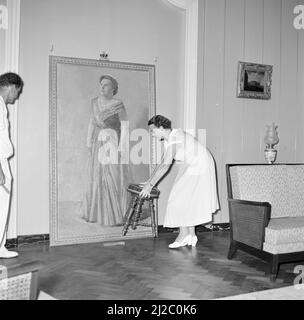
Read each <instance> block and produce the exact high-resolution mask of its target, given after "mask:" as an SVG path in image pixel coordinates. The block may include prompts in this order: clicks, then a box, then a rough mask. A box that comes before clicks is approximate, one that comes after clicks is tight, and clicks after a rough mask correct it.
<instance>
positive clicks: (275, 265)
mask: <svg viewBox="0 0 304 320" xmlns="http://www.w3.org/2000/svg"><path fill="white" fill-rule="evenodd" d="M271 260H272V261H271V274H270V280H271V281H272V282H274V281H275V280H276V278H277V275H278V272H279V267H280V265H279V256H278V255H277V254H274V255H273V256H272V259H271Z"/></svg>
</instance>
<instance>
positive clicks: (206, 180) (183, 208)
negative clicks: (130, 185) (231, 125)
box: [140, 115, 219, 248]
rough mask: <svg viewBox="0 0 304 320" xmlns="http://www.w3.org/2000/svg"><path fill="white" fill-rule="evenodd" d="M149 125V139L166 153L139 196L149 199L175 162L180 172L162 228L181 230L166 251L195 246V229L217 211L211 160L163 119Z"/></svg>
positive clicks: (202, 150)
mask: <svg viewBox="0 0 304 320" xmlns="http://www.w3.org/2000/svg"><path fill="white" fill-rule="evenodd" d="M148 125H149V128H150V130H151V134H152V136H153V137H155V138H156V139H159V140H161V141H164V142H165V146H166V151H165V153H164V155H163V158H162V161H161V163H160V164H159V165H158V166H157V168H156V169H155V170H154V172H153V174H152V175H151V177H150V178H149V179H148V181H147V182H145V184H144V186H143V189H142V191H141V194H140V195H141V196H142V197H147V196H149V195H150V192H151V190H152V188H153V186H154V185H156V184H157V183H158V182H159V180H160V179H161V178H162V177H163V176H164V174H165V173H166V172H167V171H168V169H169V168H170V166H171V164H172V163H173V162H176V163H177V164H178V165H179V170H178V174H177V177H176V179H175V182H174V184H173V187H172V190H171V193H170V195H169V199H168V204H167V210H166V215H165V220H164V227H169V228H176V227H179V229H180V232H179V235H178V237H177V238H176V240H175V241H174V242H173V243H171V244H170V245H169V248H178V247H182V246H186V245H191V246H195V245H196V243H197V241H198V239H197V236H196V234H195V226H197V225H200V224H205V223H208V222H210V221H211V220H212V214H213V213H214V212H215V211H216V210H218V209H219V204H218V197H217V187H216V172H215V164H214V160H213V157H212V155H211V154H210V152H209V151H208V150H207V149H206V148H205V147H204V146H203V145H202V144H201V143H200V142H199V141H198V140H196V139H195V138H194V137H193V136H192V135H190V134H188V133H186V132H184V131H183V130H181V129H172V128H171V121H170V120H169V119H167V118H165V117H164V116H161V115H157V116H154V117H153V118H151V119H150V120H149V122H148Z"/></svg>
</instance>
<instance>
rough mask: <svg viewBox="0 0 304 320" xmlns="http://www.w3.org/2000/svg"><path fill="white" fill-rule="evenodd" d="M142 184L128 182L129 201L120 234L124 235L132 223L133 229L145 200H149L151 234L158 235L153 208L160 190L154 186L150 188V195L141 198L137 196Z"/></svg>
mask: <svg viewBox="0 0 304 320" xmlns="http://www.w3.org/2000/svg"><path fill="white" fill-rule="evenodd" d="M142 188H143V186H142V185H140V184H136V183H132V184H129V186H128V188H127V190H128V192H129V193H130V194H131V201H130V205H129V208H128V210H127V212H126V214H125V222H124V227H123V230H122V235H123V236H125V235H126V234H127V232H128V228H129V226H130V225H132V229H133V230H135V229H136V227H137V225H138V223H139V220H140V217H141V215H142V206H143V204H144V203H145V201H149V208H150V213H151V227H152V234H153V236H154V237H155V238H156V237H157V235H158V232H157V217H156V213H155V209H154V207H155V206H154V200H155V199H158V198H159V194H160V191H159V190H158V189H157V188H156V187H154V188H152V190H151V194H150V197H148V198H143V197H140V196H139V193H140V192H141V190H142Z"/></svg>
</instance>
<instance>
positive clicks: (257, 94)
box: [237, 61, 273, 100]
mask: <svg viewBox="0 0 304 320" xmlns="http://www.w3.org/2000/svg"><path fill="white" fill-rule="evenodd" d="M272 70H273V66H271V65H266V64H257V63H250V62H241V61H239V62H238V80H237V97H238V98H251V99H264V100H269V99H270V98H271V78H272Z"/></svg>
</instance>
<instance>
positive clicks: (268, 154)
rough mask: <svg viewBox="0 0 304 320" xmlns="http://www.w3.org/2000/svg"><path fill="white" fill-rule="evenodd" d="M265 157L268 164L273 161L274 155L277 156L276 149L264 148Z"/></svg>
mask: <svg viewBox="0 0 304 320" xmlns="http://www.w3.org/2000/svg"><path fill="white" fill-rule="evenodd" d="M264 152H265V159H266V161H267V163H268V164H272V163H274V162H275V160H276V157H277V152H278V151H277V150H276V149H274V148H266V149H265V151H264Z"/></svg>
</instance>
